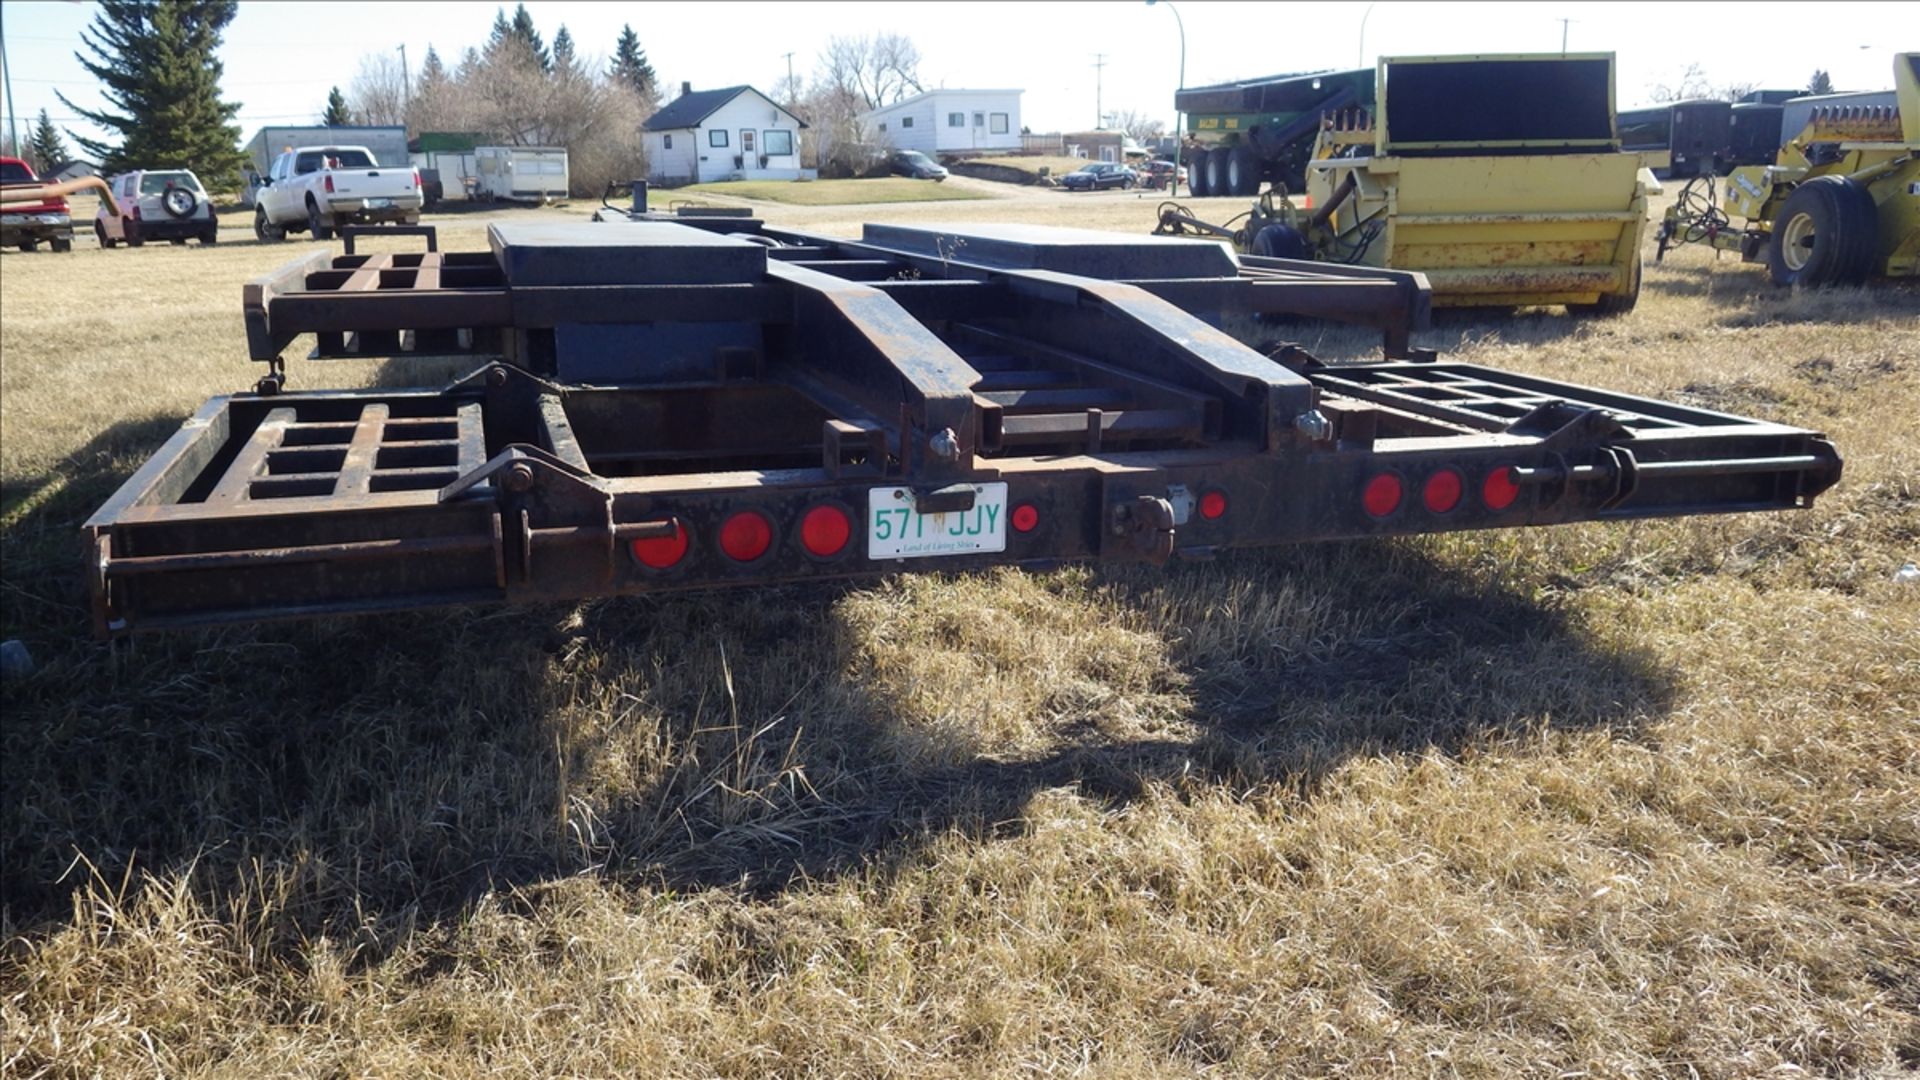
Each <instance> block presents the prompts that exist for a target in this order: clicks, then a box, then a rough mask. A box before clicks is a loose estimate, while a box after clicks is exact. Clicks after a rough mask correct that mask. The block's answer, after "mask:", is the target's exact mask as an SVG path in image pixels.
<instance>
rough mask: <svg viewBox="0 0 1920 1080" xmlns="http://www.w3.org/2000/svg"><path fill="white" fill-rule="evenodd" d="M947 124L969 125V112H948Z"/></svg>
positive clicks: (949, 125) (955, 125) (952, 125)
mask: <svg viewBox="0 0 1920 1080" xmlns="http://www.w3.org/2000/svg"><path fill="white" fill-rule="evenodd" d="M947 126H948V127H966V126H967V114H966V113H963V112H950V113H948V114H947Z"/></svg>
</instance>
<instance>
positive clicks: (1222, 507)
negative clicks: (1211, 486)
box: [1200, 491, 1227, 521]
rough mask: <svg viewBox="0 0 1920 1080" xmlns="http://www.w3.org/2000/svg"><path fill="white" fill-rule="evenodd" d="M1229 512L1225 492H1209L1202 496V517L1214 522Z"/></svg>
mask: <svg viewBox="0 0 1920 1080" xmlns="http://www.w3.org/2000/svg"><path fill="white" fill-rule="evenodd" d="M1226 512H1227V495H1226V493H1225V492H1223V491H1209V492H1207V493H1206V494H1205V495H1202V496H1200V516H1201V517H1203V518H1206V519H1207V520H1208V521H1212V520H1213V519H1214V518H1217V517H1220V516H1222V515H1224V514H1225V513H1226Z"/></svg>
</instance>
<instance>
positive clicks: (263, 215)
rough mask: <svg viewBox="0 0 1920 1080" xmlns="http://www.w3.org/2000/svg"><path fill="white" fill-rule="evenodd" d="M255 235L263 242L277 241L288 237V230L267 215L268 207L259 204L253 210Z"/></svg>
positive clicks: (255, 237)
mask: <svg viewBox="0 0 1920 1080" xmlns="http://www.w3.org/2000/svg"><path fill="white" fill-rule="evenodd" d="M253 237H254V239H256V240H258V241H260V242H261V243H263V244H268V243H275V242H278V241H281V240H285V239H286V238H287V230H285V229H283V228H281V227H280V226H278V225H275V224H274V223H273V221H272V220H271V219H269V218H268V217H267V208H266V207H264V206H258V207H255V208H254V211H253Z"/></svg>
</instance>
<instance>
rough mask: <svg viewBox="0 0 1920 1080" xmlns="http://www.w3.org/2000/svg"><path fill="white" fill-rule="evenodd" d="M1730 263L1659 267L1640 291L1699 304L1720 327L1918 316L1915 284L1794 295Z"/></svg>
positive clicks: (1759, 271)
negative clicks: (1715, 311)
mask: <svg viewBox="0 0 1920 1080" xmlns="http://www.w3.org/2000/svg"><path fill="white" fill-rule="evenodd" d="M1727 258H1728V259H1731V260H1732V261H1730V262H1729V261H1720V262H1706V263H1700V264H1692V263H1689V264H1687V265H1676V264H1673V263H1668V264H1666V265H1664V266H1663V267H1662V269H1661V272H1660V273H1658V274H1650V275H1648V277H1647V279H1646V284H1645V286H1644V288H1645V289H1646V290H1647V291H1648V292H1650V293H1654V294H1656V295H1658V296H1661V297H1668V298H1674V299H1684V300H1705V301H1707V302H1708V303H1711V304H1712V305H1713V306H1714V307H1715V308H1717V309H1719V310H1720V312H1721V313H1720V314H1719V315H1718V316H1716V318H1715V319H1714V323H1715V324H1716V325H1719V326H1723V327H1733V328H1739V327H1752V326H1765V325H1768V324H1771V323H1819V324H1840V323H1864V322H1877V321H1882V320H1886V319H1905V318H1913V317H1916V316H1920V282H1916V281H1914V280H1912V279H1903V278H1880V279H1875V280H1871V281H1869V282H1868V283H1867V284H1865V285H1857V286H1835V287H1832V288H1820V289H1798V288H1784V287H1781V286H1776V285H1774V284H1773V283H1772V281H1771V280H1770V279H1769V278H1768V276H1767V271H1766V268H1765V267H1763V266H1757V265H1751V264H1743V263H1741V262H1739V261H1738V260H1737V259H1736V258H1734V257H1732V256H1728V257H1727Z"/></svg>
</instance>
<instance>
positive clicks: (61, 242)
mask: <svg viewBox="0 0 1920 1080" xmlns="http://www.w3.org/2000/svg"><path fill="white" fill-rule="evenodd" d="M47 246H48V247H50V248H52V249H53V250H54V251H55V252H58V253H60V254H63V255H64V254H66V253H67V252H69V251H72V250H73V237H71V236H67V237H62V238H60V239H58V240H49V241H47Z"/></svg>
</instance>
